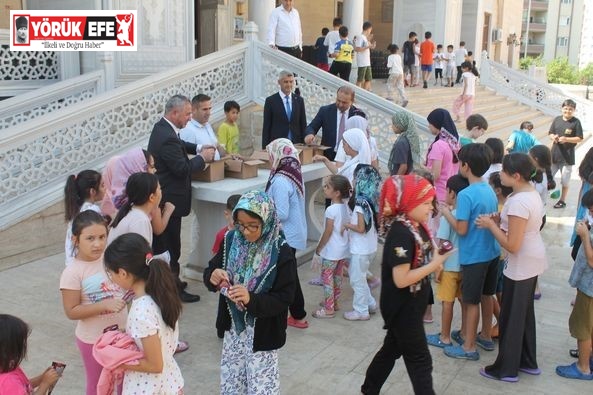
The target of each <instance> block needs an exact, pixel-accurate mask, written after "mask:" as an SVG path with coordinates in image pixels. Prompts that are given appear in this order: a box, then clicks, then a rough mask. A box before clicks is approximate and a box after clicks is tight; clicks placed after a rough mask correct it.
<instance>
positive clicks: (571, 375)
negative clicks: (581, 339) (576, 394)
mask: <svg viewBox="0 0 593 395" xmlns="http://www.w3.org/2000/svg"><path fill="white" fill-rule="evenodd" d="M556 374H558V376H562V377H566V378H567V379H576V380H593V373H589V374H585V373H583V372H581V370H580V369H579V368H578V366H577V363H576V362H575V363H573V364H572V365H567V366H556Z"/></svg>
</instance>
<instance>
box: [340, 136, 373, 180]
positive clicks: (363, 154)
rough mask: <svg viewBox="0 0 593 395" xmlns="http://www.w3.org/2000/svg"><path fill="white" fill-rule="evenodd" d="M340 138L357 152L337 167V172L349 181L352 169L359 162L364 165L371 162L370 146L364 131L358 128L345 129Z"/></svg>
mask: <svg viewBox="0 0 593 395" xmlns="http://www.w3.org/2000/svg"><path fill="white" fill-rule="evenodd" d="M342 139H343V141H346V142H347V143H348V145H349V146H350V148H352V149H353V150H354V151H357V152H358V154H357V155H356V156H354V157H352V158H349V159H348V160H347V161H346V162H345V163H344V165H343V166H342V167H340V168H339V169H338V174H342V175H344V176H345V177H347V178H348V179H349V180H350V182H352V178H353V176H354V169H355V168H356V166H357V165H358V164H359V163H362V164H365V165H370V164H371V147H370V145H369V139H368V138H367V136H366V133H365V132H364V131H363V130H361V129H358V128H354V129H348V130H346V131H345V132H344V135H343V137H342Z"/></svg>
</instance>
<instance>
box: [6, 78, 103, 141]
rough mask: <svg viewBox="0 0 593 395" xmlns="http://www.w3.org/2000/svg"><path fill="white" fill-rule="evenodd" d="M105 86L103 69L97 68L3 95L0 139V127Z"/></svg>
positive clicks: (83, 97)
mask: <svg viewBox="0 0 593 395" xmlns="http://www.w3.org/2000/svg"><path fill="white" fill-rule="evenodd" d="M104 90H105V73H104V72H103V71H102V70H99V71H94V72H91V73H88V74H83V75H81V76H79V77H75V78H69V79H67V80H65V81H60V82H56V83H53V84H52V85H50V86H46V87H43V88H40V89H36V90H34V91H31V92H27V93H23V94H21V95H18V96H14V97H11V98H10V99H6V100H4V101H2V108H0V139H1V137H2V134H3V132H2V131H3V130H6V129H8V128H11V127H14V126H16V125H18V124H19V123H22V122H26V121H30V120H31V119H33V118H35V117H39V116H42V115H46V114H48V113H50V112H53V111H56V110H59V109H61V108H65V107H68V106H70V105H72V104H75V103H79V102H82V101H84V100H87V99H90V98H91V97H94V96H96V95H98V94H99V93H102V92H103V91H104Z"/></svg>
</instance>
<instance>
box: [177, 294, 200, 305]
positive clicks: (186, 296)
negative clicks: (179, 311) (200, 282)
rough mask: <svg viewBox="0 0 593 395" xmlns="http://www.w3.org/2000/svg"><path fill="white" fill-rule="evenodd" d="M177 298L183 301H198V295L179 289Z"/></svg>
mask: <svg viewBox="0 0 593 395" xmlns="http://www.w3.org/2000/svg"><path fill="white" fill-rule="evenodd" d="M179 299H181V301H182V302H183V303H195V302H199V301H200V295H192V294H190V293H187V292H185V291H181V292H179Z"/></svg>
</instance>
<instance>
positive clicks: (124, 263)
mask: <svg viewBox="0 0 593 395" xmlns="http://www.w3.org/2000/svg"><path fill="white" fill-rule="evenodd" d="M104 262H105V267H106V268H107V269H108V270H110V271H112V272H117V271H118V270H119V269H123V270H125V271H127V272H128V273H131V274H132V275H133V276H134V277H135V278H137V279H141V280H143V281H144V282H145V291H146V293H147V294H148V295H150V296H151V297H152V299H153V300H154V302H155V303H156V304H157V306H159V308H160V309H161V315H162V316H163V321H164V322H165V324H167V326H169V327H170V328H172V329H175V325H176V324H177V321H178V320H179V316H180V315H181V300H180V299H179V294H178V293H177V286H176V284H175V278H174V277H173V273H172V272H171V269H170V268H169V265H168V264H167V262H165V261H163V260H161V259H154V258H152V250H151V248H150V245H149V244H148V241H146V239H145V238H144V237H142V236H141V235H139V234H137V233H126V234H123V235H121V236H119V237H118V238H117V239H115V240H113V242H112V243H111V244H109V246H108V247H107V249H106V250H105V255H104Z"/></svg>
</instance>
